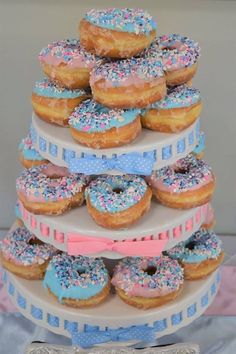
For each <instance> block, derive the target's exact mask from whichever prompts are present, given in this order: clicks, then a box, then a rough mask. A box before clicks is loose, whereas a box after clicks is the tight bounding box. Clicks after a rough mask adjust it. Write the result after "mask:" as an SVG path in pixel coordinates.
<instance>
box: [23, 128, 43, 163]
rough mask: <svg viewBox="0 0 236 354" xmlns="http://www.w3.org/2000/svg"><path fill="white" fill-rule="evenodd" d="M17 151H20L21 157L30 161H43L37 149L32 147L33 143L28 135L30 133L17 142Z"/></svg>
mask: <svg viewBox="0 0 236 354" xmlns="http://www.w3.org/2000/svg"><path fill="white" fill-rule="evenodd" d="M19 151H20V152H21V153H22V155H23V157H24V158H25V159H26V160H31V161H35V160H38V161H43V160H44V158H43V157H42V156H41V155H40V154H39V153H38V151H37V150H35V148H34V147H33V143H32V140H31V137H30V134H29V135H28V136H27V137H26V138H24V139H22V141H21V142H20V144H19Z"/></svg>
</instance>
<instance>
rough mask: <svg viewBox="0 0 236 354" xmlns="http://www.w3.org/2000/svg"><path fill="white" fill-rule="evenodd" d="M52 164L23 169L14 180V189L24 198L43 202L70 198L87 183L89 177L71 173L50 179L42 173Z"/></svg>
mask: <svg viewBox="0 0 236 354" xmlns="http://www.w3.org/2000/svg"><path fill="white" fill-rule="evenodd" d="M51 166H53V165H52V164H48V165H42V166H38V167H33V168H30V169H25V170H24V171H23V172H22V173H21V175H20V176H19V177H18V178H17V180H16V189H17V191H19V192H23V193H24V194H25V195H26V196H30V197H34V198H35V199H39V200H41V199H42V201H44V202H47V201H57V200H62V199H67V198H71V197H72V196H74V195H75V194H76V193H79V192H81V190H82V188H83V187H85V186H86V185H87V183H88V182H89V177H86V176H85V175H83V174H75V173H71V174H68V175H67V176H61V177H59V178H50V177H48V176H46V175H45V174H44V173H43V171H44V169H49V168H50V167H51Z"/></svg>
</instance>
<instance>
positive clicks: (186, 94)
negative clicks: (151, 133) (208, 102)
mask: <svg viewBox="0 0 236 354" xmlns="http://www.w3.org/2000/svg"><path fill="white" fill-rule="evenodd" d="M200 99H201V98H200V91H199V90H197V89H195V88H192V87H188V86H187V85H181V86H176V87H174V88H169V89H168V91H167V95H166V96H165V97H164V98H163V99H162V100H161V101H157V102H154V103H152V104H151V105H150V106H149V107H148V108H154V109H155V108H156V109H171V108H181V107H189V106H192V105H194V104H195V103H197V102H199V101H200Z"/></svg>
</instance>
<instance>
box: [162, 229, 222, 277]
mask: <svg viewBox="0 0 236 354" xmlns="http://www.w3.org/2000/svg"><path fill="white" fill-rule="evenodd" d="M165 253H166V254H167V255H168V256H169V257H170V258H172V259H176V260H178V261H179V262H180V263H181V264H182V265H183V267H184V271H185V278H186V279H198V278H201V277H202V276H206V275H208V274H210V273H211V272H212V271H214V270H215V269H216V267H217V266H218V265H219V264H220V263H221V262H222V260H223V257H224V255H223V252H222V242H221V240H220V239H219V238H218V237H217V235H216V234H215V233H214V232H213V231H209V230H206V229H203V228H202V229H200V230H198V231H197V232H195V233H194V234H193V235H192V236H191V237H190V238H189V239H188V240H186V241H184V242H180V243H179V244H178V245H177V246H175V247H173V248H171V249H170V250H168V251H166V252H165ZM204 268H205V269H204ZM199 270H200V271H201V276H199Z"/></svg>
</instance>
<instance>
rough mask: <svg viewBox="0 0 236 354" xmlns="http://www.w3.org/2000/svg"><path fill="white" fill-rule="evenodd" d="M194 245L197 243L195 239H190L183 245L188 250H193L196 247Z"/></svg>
mask: <svg viewBox="0 0 236 354" xmlns="http://www.w3.org/2000/svg"><path fill="white" fill-rule="evenodd" d="M196 245H197V242H195V241H190V242H189V243H187V244H186V245H185V248H187V249H188V250H190V251H191V250H194V248H195V247H196Z"/></svg>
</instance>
